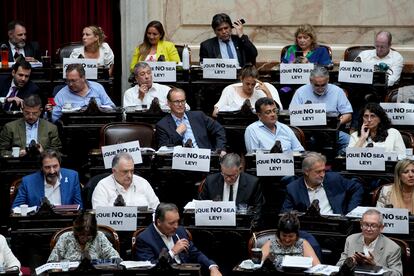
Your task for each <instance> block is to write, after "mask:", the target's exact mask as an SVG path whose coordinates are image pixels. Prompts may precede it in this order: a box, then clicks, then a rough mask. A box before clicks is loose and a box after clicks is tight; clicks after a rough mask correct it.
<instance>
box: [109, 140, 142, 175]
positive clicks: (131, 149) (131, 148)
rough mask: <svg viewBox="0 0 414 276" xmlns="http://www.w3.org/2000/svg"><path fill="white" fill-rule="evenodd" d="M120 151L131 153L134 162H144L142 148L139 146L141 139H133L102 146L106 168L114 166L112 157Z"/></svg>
mask: <svg viewBox="0 0 414 276" xmlns="http://www.w3.org/2000/svg"><path fill="white" fill-rule="evenodd" d="M120 152H127V153H129V154H130V155H131V156H132V158H133V159H134V164H141V163H142V155H141V150H140V148H139V141H138V140H136V141H131V142H127V143H121V144H115V145H109V146H103V147H102V156H103V160H104V165H105V169H109V168H112V159H114V157H115V155H117V154H118V153H120Z"/></svg>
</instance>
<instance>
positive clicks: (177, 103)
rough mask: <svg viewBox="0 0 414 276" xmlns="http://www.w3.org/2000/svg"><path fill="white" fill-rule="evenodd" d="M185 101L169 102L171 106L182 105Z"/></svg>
mask: <svg viewBox="0 0 414 276" xmlns="http://www.w3.org/2000/svg"><path fill="white" fill-rule="evenodd" d="M186 102H187V101H186V100H177V101H171V103H172V104H173V105H181V104H182V105H184V104H185V103H186Z"/></svg>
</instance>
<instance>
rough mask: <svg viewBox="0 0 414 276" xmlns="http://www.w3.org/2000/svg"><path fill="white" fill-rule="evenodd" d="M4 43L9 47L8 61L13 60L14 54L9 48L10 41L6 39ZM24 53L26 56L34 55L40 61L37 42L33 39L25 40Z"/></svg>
mask: <svg viewBox="0 0 414 276" xmlns="http://www.w3.org/2000/svg"><path fill="white" fill-rule="evenodd" d="M4 44H6V45H7V47H8V49H9V62H14V56H13V53H12V50H11V48H10V43H9V42H8V41H7V42H5V43H4ZM24 55H25V56H26V57H34V58H35V59H36V60H39V61H40V52H39V43H37V42H35V41H32V42H27V41H26V45H25V46H24Z"/></svg>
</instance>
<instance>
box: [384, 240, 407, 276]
mask: <svg viewBox="0 0 414 276" xmlns="http://www.w3.org/2000/svg"><path fill="white" fill-rule="evenodd" d="M389 238H390V239H391V240H392V241H394V242H395V243H396V244H398V246H399V247H400V248H401V262H402V265H403V275H404V276H410V275H411V250H410V246H409V245H408V244H407V242H405V241H403V240H401V239H398V238H394V237H389Z"/></svg>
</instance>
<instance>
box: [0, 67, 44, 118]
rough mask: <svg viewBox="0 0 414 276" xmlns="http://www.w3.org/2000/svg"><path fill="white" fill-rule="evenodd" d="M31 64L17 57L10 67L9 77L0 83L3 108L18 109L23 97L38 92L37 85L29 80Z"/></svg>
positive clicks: (20, 106) (7, 109)
mask: <svg viewBox="0 0 414 276" xmlns="http://www.w3.org/2000/svg"><path fill="white" fill-rule="evenodd" d="M31 72H32V66H31V65H30V63H29V62H27V61H25V60H24V59H18V60H17V61H16V63H15V64H14V65H13V67H12V72H11V77H10V78H6V79H5V80H4V81H3V82H2V83H1V84H0V97H5V100H4V105H3V109H4V110H6V111H19V110H20V109H21V108H22V103H23V99H24V98H26V97H28V96H30V95H33V94H39V87H38V86H37V85H36V84H34V83H33V82H32V81H30V80H29V79H30V74H31Z"/></svg>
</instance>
